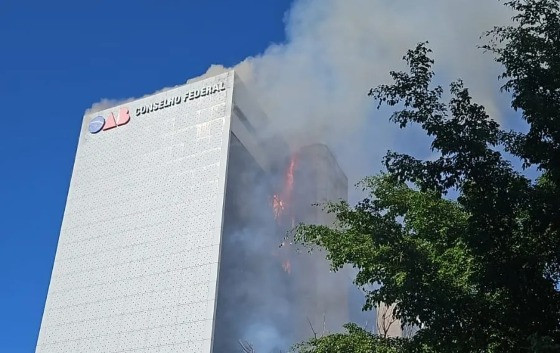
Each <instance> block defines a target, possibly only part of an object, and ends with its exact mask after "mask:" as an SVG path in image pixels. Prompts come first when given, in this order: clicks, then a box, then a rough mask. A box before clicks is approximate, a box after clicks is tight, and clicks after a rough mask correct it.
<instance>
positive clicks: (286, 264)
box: [282, 260, 292, 274]
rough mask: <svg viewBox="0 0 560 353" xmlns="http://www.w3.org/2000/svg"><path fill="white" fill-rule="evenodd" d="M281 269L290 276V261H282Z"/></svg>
mask: <svg viewBox="0 0 560 353" xmlns="http://www.w3.org/2000/svg"><path fill="white" fill-rule="evenodd" d="M282 269H283V270H284V272H286V273H287V274H292V263H291V262H290V260H284V261H282Z"/></svg>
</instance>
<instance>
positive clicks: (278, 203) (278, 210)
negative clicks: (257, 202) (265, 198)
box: [272, 194, 284, 221]
mask: <svg viewBox="0 0 560 353" xmlns="http://www.w3.org/2000/svg"><path fill="white" fill-rule="evenodd" d="M283 211H284V201H282V199H280V196H278V194H274V195H273V196H272V212H274V219H275V220H276V221H278V220H279V219H280V216H281V215H282V212H283Z"/></svg>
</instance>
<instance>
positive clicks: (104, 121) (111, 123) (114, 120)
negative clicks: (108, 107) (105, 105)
mask: <svg viewBox="0 0 560 353" xmlns="http://www.w3.org/2000/svg"><path fill="white" fill-rule="evenodd" d="M129 121H130V114H129V112H128V108H120V109H119V111H118V113H117V116H115V114H113V112H111V113H109V115H108V116H107V118H104V117H102V116H101V115H99V116H96V117H95V118H93V119H91V121H90V122H89V132H90V133H92V134H97V133H98V132H99V131H101V130H103V131H105V130H109V129H112V128H115V127H117V126H121V125H124V124H126V123H128V122H129Z"/></svg>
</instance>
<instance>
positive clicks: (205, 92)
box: [88, 82, 226, 134]
mask: <svg viewBox="0 0 560 353" xmlns="http://www.w3.org/2000/svg"><path fill="white" fill-rule="evenodd" d="M225 89H226V83H225V82H219V83H216V84H215V85H209V86H205V87H202V88H200V89H195V90H191V91H188V92H187V93H185V94H183V95H178V96H175V97H171V98H166V99H163V100H161V101H159V102H155V103H150V104H146V105H143V106H141V107H138V108H136V111H135V113H136V116H140V115H144V114H148V113H151V112H155V111H158V110H162V109H165V108H168V107H173V106H175V105H178V104H182V103H186V102H189V101H192V100H195V99H198V98H202V97H205V96H209V95H212V94H215V93H218V92H222V91H225ZM129 121H130V113H129V111H128V108H126V107H123V108H120V109H119V110H118V113H117V115H116V116H115V115H114V114H113V112H110V113H109V115H108V116H107V117H103V116H96V117H95V118H93V119H92V120H91V121H90V122H89V126H88V130H89V132H90V133H92V134H96V133H98V132H100V131H102V130H103V131H105V130H110V129H113V128H115V127H117V126H121V125H125V124H126V123H128V122H129Z"/></svg>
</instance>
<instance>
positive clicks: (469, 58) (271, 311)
mask: <svg viewBox="0 0 560 353" xmlns="http://www.w3.org/2000/svg"><path fill="white" fill-rule="evenodd" d="M511 16H512V13H511V12H510V11H509V10H508V9H507V8H506V7H504V6H503V5H502V4H501V3H500V2H498V1H488V0H417V1H410V0H384V1H382V0H295V1H294V2H293V4H292V6H291V9H290V10H289V11H288V13H287V14H286V17H285V21H286V40H285V42H283V43H279V44H273V45H270V46H269V47H268V48H267V49H266V50H264V52H263V53H261V54H258V55H254V56H250V57H247V58H246V59H245V60H243V61H242V62H240V63H239V64H237V65H235V67H234V69H235V70H236V72H237V74H238V75H239V76H240V77H241V79H242V80H243V82H244V83H245V84H246V85H247V86H248V88H249V89H250V90H251V91H252V93H253V94H254V95H256V101H258V102H259V105H260V106H261V107H262V108H263V110H264V111H265V112H266V113H267V115H268V117H269V118H270V120H271V123H272V127H273V128H272V131H274V132H277V133H280V134H281V135H282V136H283V138H284V139H285V140H286V141H287V142H288V144H289V145H290V148H291V149H292V150H297V149H298V148H299V147H301V146H304V145H307V144H309V143H324V144H326V145H328V146H329V147H330V148H331V150H332V151H333V153H334V154H335V156H336V157H337V160H338V163H339V164H340V166H341V167H342V169H343V170H344V172H345V173H346V175H347V176H348V181H349V185H353V184H354V183H356V182H357V181H358V180H360V179H362V178H363V177H365V176H367V175H371V174H373V173H376V172H378V171H379V170H380V169H381V164H380V161H381V158H382V156H383V155H384V154H385V152H386V150H387V149H396V150H399V151H404V152H407V153H415V154H417V155H420V156H422V157H426V156H429V153H430V152H429V150H428V144H427V140H426V138H425V137H423V134H422V133H421V132H419V131H417V130H414V129H412V130H407V131H399V130H398V128H397V127H395V126H394V125H393V124H391V123H389V122H388V121H387V117H388V113H387V112H386V111H379V112H378V111H376V110H375V109H374V108H375V105H374V102H372V101H371V99H370V98H368V97H367V92H368V90H369V88H371V87H374V86H377V85H379V84H383V83H387V82H388V80H389V74H388V73H389V71H390V70H399V69H404V64H403V62H402V61H401V58H402V56H403V55H404V53H405V52H406V50H407V49H409V48H412V47H414V46H415V45H416V43H418V42H423V41H426V40H428V41H430V45H429V46H430V47H431V48H432V49H433V50H434V53H433V57H434V58H435V60H436V66H435V70H436V73H437V76H436V80H437V81H438V82H442V83H443V82H449V81H450V80H454V79H456V78H459V77H460V78H463V79H464V81H465V84H466V86H467V87H469V88H470V89H471V93H472V94H473V96H474V98H475V100H477V101H478V102H479V103H481V104H483V105H485V106H486V107H487V109H488V111H489V113H490V114H491V116H493V117H495V119H497V120H498V121H504V120H505V119H506V116H505V115H504V114H502V112H504V111H505V108H506V107H507V106H508V103H507V97H504V96H500V95H498V94H497V93H496V92H498V90H497V88H498V86H499V83H498V80H497V76H498V74H499V67H498V66H497V65H496V64H495V63H494V62H493V61H492V58H491V56H490V55H489V54H485V53H483V52H482V51H481V50H480V49H478V48H477V46H478V45H480V44H482V43H483V40H481V39H480V36H481V34H482V33H483V31H485V30H488V29H490V28H491V27H492V26H494V25H500V24H505V23H507V22H508V21H509V19H510V17H511ZM223 70H224V68H223V67H221V66H220V65H212V66H211V67H210V68H209V69H208V72H207V73H206V74H204V75H202V76H201V77H198V78H195V79H193V80H192V81H194V80H199V79H201V78H203V77H207V76H213V75H215V74H216V73H218V72H220V71H223ZM101 103H102V105H101V104H98V105H94V107H92V111H96V110H100V109H101V108H106V107H108V106H111V105H117V104H120V103H122V102H117V101H105V102H101ZM266 133H270V131H267V132H266ZM230 164H231V163H230ZM243 173H244V172H242V171H240V172H239V174H238V177H240V178H243V177H248V178H250V179H251V178H253V177H254V176H253V175H248V176H247V175H244V174H243ZM275 182H276V180H266V183H267V184H271V185H274V183H275ZM253 185H255V192H254V194H253V195H252V196H251V198H254V202H255V203H256V205H257V206H256V208H254V207H251V208H250V209H251V210H258V211H257V212H256V213H254V214H252V215H251V217H245V216H243V215H238V216H236V217H238V218H235V217H234V218H232V219H233V220H232V221H230V222H229V223H228V224H229V225H230V226H231V229H230V230H229V231H228V232H229V233H228V234H229V238H228V239H226V240H227V241H229V245H227V244H228V243H227V242H224V247H223V248H224V249H230V250H227V251H225V253H224V254H223V256H225V257H224V258H223V260H222V265H221V269H223V268H228V269H229V272H228V273H227V275H228V276H227V277H226V276H222V275H221V277H220V286H221V289H220V290H221V293H224V292H223V291H224V290H226V289H227V290H228V291H230V292H229V294H227V293H226V294H227V295H228V297H227V298H226V297H225V296H224V294H222V298H226V299H223V300H225V301H224V304H223V307H227V306H228V305H229V306H232V307H235V308H237V309H233V310H230V311H223V312H222V315H224V316H223V317H222V318H219V319H220V320H221V321H218V322H217V325H221V326H220V327H218V326H217V330H219V332H220V334H221V335H222V336H221V337H220V339H221V340H222V343H223V344H224V345H223V346H216V347H215V348H216V349H218V350H217V351H216V352H218V353H222V352H228V351H231V352H235V351H241V349H240V347H239V346H238V345H237V340H247V341H249V342H250V343H251V344H253V345H254V347H255V349H256V351H257V353H270V352H273V351H274V350H275V349H278V348H285V347H286V346H287V345H289V344H291V343H293V342H289V340H290V337H293V336H294V332H293V331H294V330H299V331H301V332H297V335H298V337H301V334H304V335H307V336H311V335H312V331H311V330H310V329H307V328H303V326H301V327H297V328H295V327H289V326H290V324H291V322H293V321H290V317H289V315H286V313H287V314H292V312H290V310H293V307H294V305H295V304H294V301H295V300H296V299H295V298H296V297H294V295H293V293H291V292H289V291H288V292H287V289H286V288H287V286H288V285H287V283H288V284H289V283H292V282H290V281H297V285H299V286H300V287H299V289H301V288H302V286H304V285H305V281H304V280H303V281H302V280H299V279H296V280H293V279H291V278H290V276H287V275H286V274H285V273H284V272H283V271H282V269H281V268H280V267H279V263H278V260H275V256H276V255H275V253H274V251H278V243H279V242H280V240H278V239H277V238H274V237H267V235H268V233H270V232H271V231H270V230H269V228H267V227H268V224H269V223H270V222H271V220H270V218H271V216H270V213H268V212H270V210H269V208H268V207H262V205H264V204H266V203H267V202H268V200H269V199H268V198H269V197H270V189H269V185H260V184H253ZM228 192H229V191H228ZM360 196H361V195H360V194H359V193H357V192H355V191H353V189H352V188H350V202H351V203H353V202H355V201H356V200H357V199H359V198H360ZM228 197H229V196H228ZM240 197H241V198H240V199H239V200H242V201H239V206H242V205H243V203H244V202H247V197H244V196H243V195H242V196H240ZM229 198H230V200H236V199H237V198H231V197H229ZM259 205H260V206H259ZM230 207H232V208H234V209H239V212H242V210H243V208H242V207H235V205H234V206H231V205H230ZM251 212H253V211H251ZM237 219H243V220H244V221H243V222H237ZM255 239H257V240H255ZM226 240H224V241H226ZM232 244H233V245H232ZM232 249H237V250H232ZM228 251H229V254H228V253H227V252H228ZM240 259H241V260H242V262H240V261H241V260H240ZM270 259H272V260H270ZM221 271H222V270H221ZM222 274H223V273H222ZM328 275H329V274H328V273H325V276H328ZM292 277H294V278H295V277H297V276H292ZM292 286H293V285H292ZM325 288H328V286H325ZM304 289H305V288H304ZM324 295H329V293H328V290H327V289H325V293H324ZM348 299H349V300H350V301H351V302H352V303H350V304H351V306H354V307H356V308H359V307H361V305H362V304H363V297H361V296H360V295H354V296H349V297H348ZM219 305H220V304H219ZM341 305H342V304H341ZM218 310H220V307H218ZM218 314H219V315H220V311H218ZM326 314H327V315H329V313H326ZM374 320H375V319H374V317H373V315H371V314H370V318H369V319H368V321H369V323H370V324H369V326H374V325H373V324H372V322H374ZM220 322H221V323H220ZM358 323H359V324H362V325H365V320H364V321H363V322H358ZM335 329H336V328H332V327H329V328H328V331H332V330H335ZM304 330H307V331H306V332H303V331H304ZM315 330H316V331H317V332H319V333H321V331H322V330H321V327H315ZM216 332H218V331H216ZM218 344H221V343H220V342H218ZM228 347H231V348H228ZM220 349H221V350H220ZM228 349H231V350H228Z"/></svg>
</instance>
